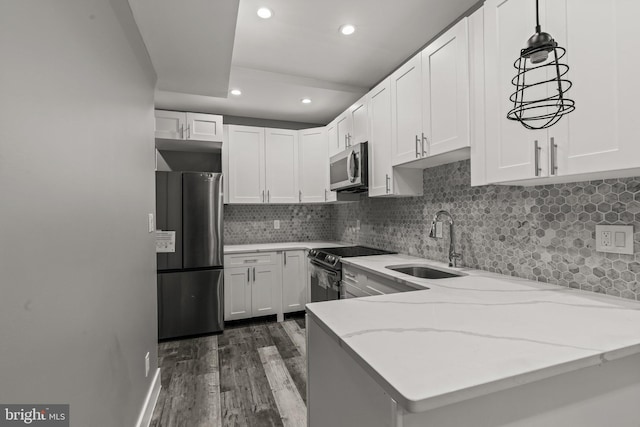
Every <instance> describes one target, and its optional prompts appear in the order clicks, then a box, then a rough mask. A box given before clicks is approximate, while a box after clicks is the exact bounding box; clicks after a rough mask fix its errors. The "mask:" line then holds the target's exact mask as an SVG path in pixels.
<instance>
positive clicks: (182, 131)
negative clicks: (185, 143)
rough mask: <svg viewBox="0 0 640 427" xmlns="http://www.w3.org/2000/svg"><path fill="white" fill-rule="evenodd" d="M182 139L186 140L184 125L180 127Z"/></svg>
mask: <svg viewBox="0 0 640 427" xmlns="http://www.w3.org/2000/svg"><path fill="white" fill-rule="evenodd" d="M180 139H184V124H182V125H180Z"/></svg>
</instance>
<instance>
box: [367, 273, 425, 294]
mask: <svg viewBox="0 0 640 427" xmlns="http://www.w3.org/2000/svg"><path fill="white" fill-rule="evenodd" d="M365 290H366V291H367V292H370V293H371V294H373V295H378V294H383V295H384V294H395V293H398V292H407V291H415V288H412V287H411V286H408V285H405V284H402V283H398V282H394V281H393V280H386V279H384V278H382V277H380V276H373V275H369V276H367V283H366V288H365Z"/></svg>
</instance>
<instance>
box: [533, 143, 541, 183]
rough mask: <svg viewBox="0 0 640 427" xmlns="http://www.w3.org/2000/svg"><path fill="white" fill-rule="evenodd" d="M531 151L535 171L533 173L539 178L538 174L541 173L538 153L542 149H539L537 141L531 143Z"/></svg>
mask: <svg viewBox="0 0 640 427" xmlns="http://www.w3.org/2000/svg"><path fill="white" fill-rule="evenodd" d="M533 149H534V152H533V167H534V169H535V170H534V172H535V175H536V176H540V172H541V171H542V169H541V168H540V151H541V150H542V148H540V145H539V144H538V140H537V139H536V140H535V141H534V143H533Z"/></svg>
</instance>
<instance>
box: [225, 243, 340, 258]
mask: <svg viewBox="0 0 640 427" xmlns="http://www.w3.org/2000/svg"><path fill="white" fill-rule="evenodd" d="M338 246H352V245H349V244H344V243H339V242H332V241H326V242H323V241H320V242H318V241H314V242H284V243H256V244H247V245H224V253H225V255H229V254H240V253H248V252H273V251H295V250H304V249H318V248H332V247H338Z"/></svg>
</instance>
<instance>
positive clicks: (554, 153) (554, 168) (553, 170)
mask: <svg viewBox="0 0 640 427" xmlns="http://www.w3.org/2000/svg"><path fill="white" fill-rule="evenodd" d="M549 144H550V147H549V148H550V151H551V167H550V168H549V169H550V171H549V175H557V174H558V144H556V143H555V138H554V137H551V141H550V143H549Z"/></svg>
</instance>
